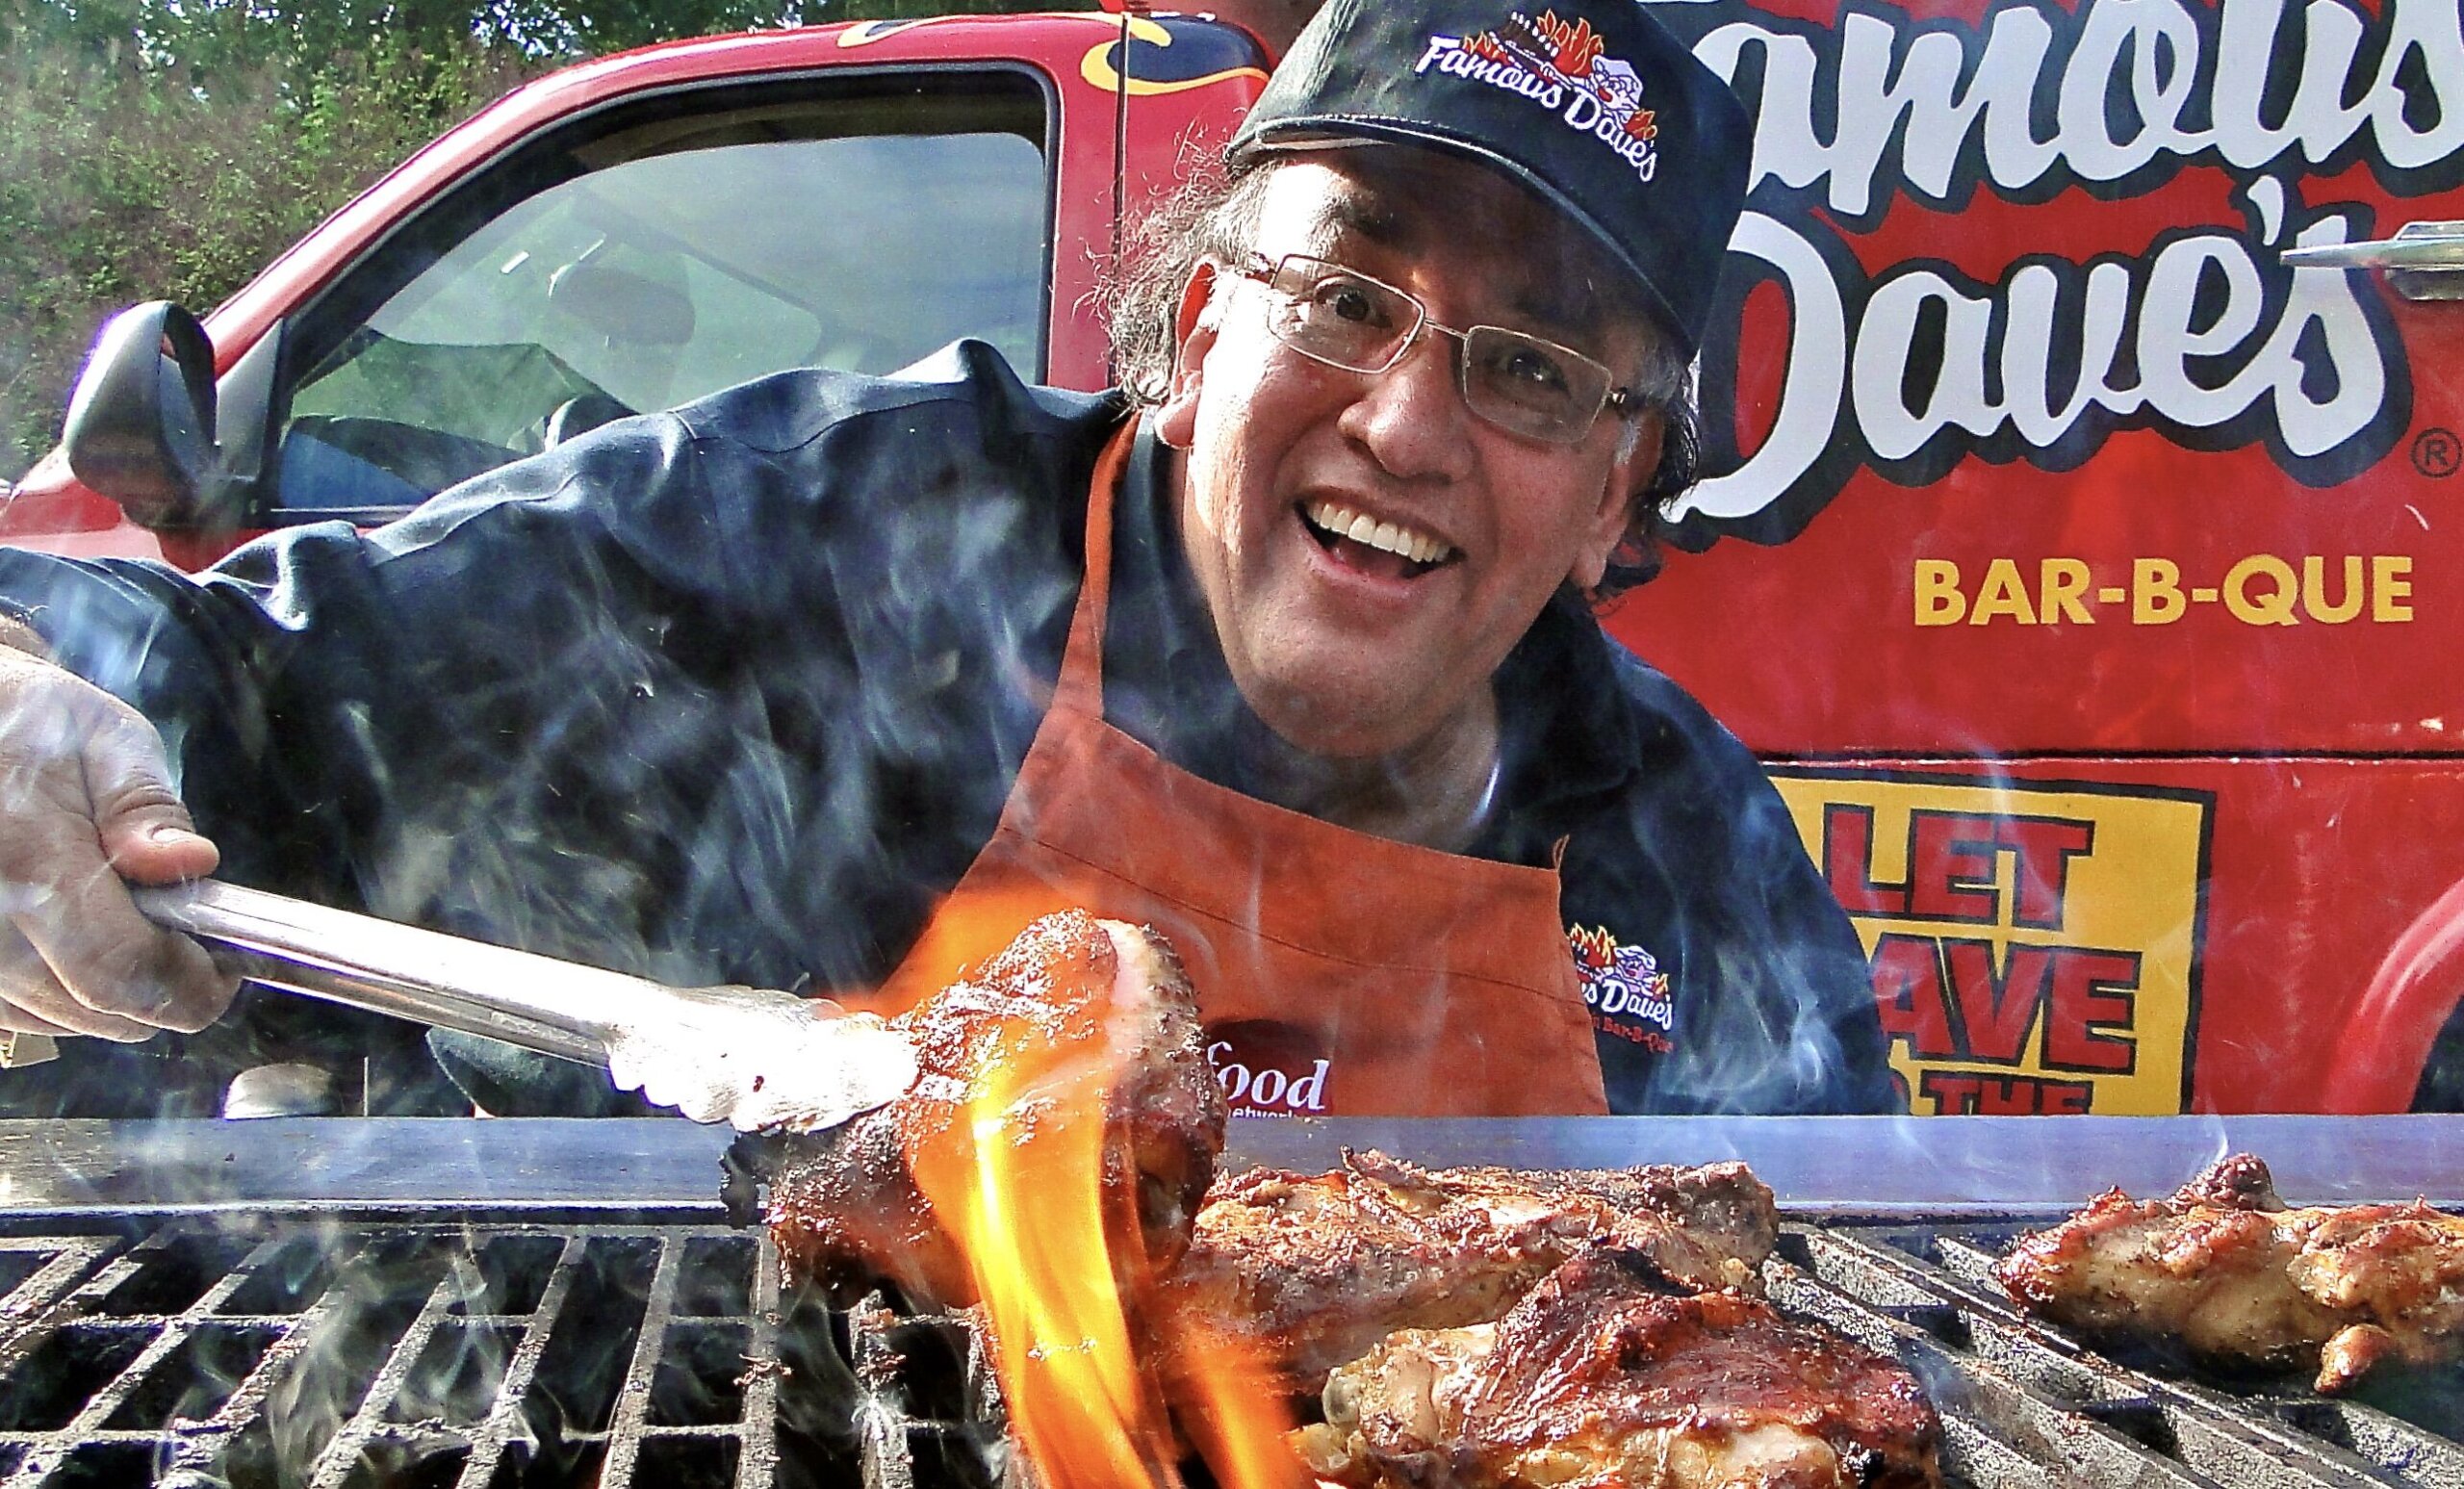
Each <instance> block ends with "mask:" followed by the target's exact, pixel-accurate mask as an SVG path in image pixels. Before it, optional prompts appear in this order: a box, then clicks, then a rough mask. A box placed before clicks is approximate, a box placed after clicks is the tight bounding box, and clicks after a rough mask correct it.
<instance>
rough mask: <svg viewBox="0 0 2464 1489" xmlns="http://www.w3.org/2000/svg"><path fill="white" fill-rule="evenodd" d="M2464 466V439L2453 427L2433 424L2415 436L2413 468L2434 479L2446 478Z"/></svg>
mask: <svg viewBox="0 0 2464 1489" xmlns="http://www.w3.org/2000/svg"><path fill="white" fill-rule="evenodd" d="M2459 468H2464V440H2458V439H2457V438H2456V437H2455V431H2454V430H2452V429H2448V428H2442V427H2440V426H2439V425H2437V424H2432V425H2430V426H2429V427H2428V428H2426V429H2424V430H2423V431H2422V432H2421V433H2419V434H2417V435H2415V436H2413V469H2414V470H2416V471H2419V472H2421V473H2422V474H2423V475H2426V476H2429V477H2430V478H2431V479H2433V480H2445V479H2447V477H2449V476H2451V475H2454V474H2455V473H2456V471H2457V470H2458V469H2459Z"/></svg>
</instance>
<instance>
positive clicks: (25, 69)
mask: <svg viewBox="0 0 2464 1489" xmlns="http://www.w3.org/2000/svg"><path fill="white" fill-rule="evenodd" d="M1063 3H1064V4H1066V0H1063ZM1051 8H1053V7H1052V0H807V3H795V0H0V480H4V479H14V478H16V477H17V476H20V475H23V474H24V473H25V470H26V468H27V467H28V466H29V465H31V464H32V463H33V461H34V460H35V459H36V458H37V457H38V456H39V455H40V454H41V453H42V452H43V451H44V450H46V449H49V448H50V447H51V446H52V444H53V443H54V442H55V441H56V440H57V439H58V437H59V427H60V416H61V413H62V411H63V409H64V406H65V404H66V401H67V396H68V388H69V385H70V383H71V381H72V379H73V378H74V377H75V375H76V372H77V369H78V367H79V365H80V364H81V363H82V362H83V360H84V357H85V352H86V348H87V347H88V346H89V345H90V342H91V340H92V338H93V335H94V332H95V329H96V328H97V327H98V326H99V325H100V324H101V323H102V321H103V320H104V319H105V318H106V317H108V316H109V315H111V314H112V313H113V312H115V311H116V310H118V309H120V308H121V307H123V306H126V305H128V304H130V303H132V302H134V301H137V300H141V299H155V298H168V299H175V300H178V301H180V302H181V303H183V304H186V305H190V306H192V307H195V308H197V309H199V310H203V309H206V308H208V307H211V306H213V305H216V304H218V303H219V302H220V301H222V300H223V299H225V298H227V297H228V296H229V295H231V294H232V293H233V292H234V291H236V290H237V289H239V288H240V286H241V285H243V284H244V283H245V282H246V281H247V279H248V277H249V276H250V275H251V274H253V273H255V272H256V270H258V269H260V268H262V267H263V266H264V265H265V264H266V263H267V262H269V260H270V259H272V258H273V257H274V255H276V254H277V253H279V252H281V251H282V249H283V248H284V247H286V246H288V245H289V244H292V243H293V242H295V241H296V240H297V239H298V238H299V237H300V236H301V235H302V234H304V233H305V232H307V231H308V229H309V228H311V227H313V226H315V225H316V224H317V223H318V222H319V221H320V220H321V219H322V218H325V217H326V216H327V215H328V214H330V213H332V212H334V211H335V210H336V209H338V208H340V207H341V206H342V205H343V204H344V203H345V202H347V201H348V200H349V199H350V198H351V197H352V196H353V195H355V194H357V193H359V192H360V191H362V190H363V189H365V188H366V187H367V186H368V185H369V184H370V183H371V182H372V181H374V180H375V179H376V177H378V176H379V175H381V174H383V173H384V172H385V171H386V170H388V169H390V168H391V167H393V166H394V165H395V164H397V163H398V162H399V161H400V160H401V159H402V158H403V157H404V156H407V155H408V154H410V153H411V152H412V151H413V150H415V149H417V148H418V147H419V146H420V145H421V144H423V143H424V142H425V141H428V140H430V139H433V138H434V137H435V136H436V135H438V134H439V133H441V132H443V131H444V130H446V129H448V128H449V127H451V126H452V125H453V124H455V123H457V122H459V121H460V120H461V119H463V118H465V117H467V116H470V115H471V114H472V113H474V112H475V111H476V110H477V109H479V108H480V107H481V106H483V105H485V104H486V103H488V102H489V101H490V100H492V99H494V98H495V97H497V96H498V95H499V94H500V93H501V92H503V91H504V90H506V89H508V88H511V87H513V86H515V85H516V84H519V83H521V82H522V81H524V80H525V79H526V78H528V77H531V76H535V75H537V74H539V73H542V72H545V71H548V70H550V69H552V68H553V67H556V66H560V65H563V64H566V63H568V62H571V61H574V60H576V59H578V58H581V57H586V56H596V55H600V54H603V53H606V52H610V51H617V50H622V49H624V48H627V47H632V46H640V45H644V44H647V43H650V42H653V41H660V40H668V39H675V38H679V37H686V36H701V35H710V34H716V33H722V32H729V31H742V30H752V29H759V28H765V27H775V26H792V25H798V24H805V23H819V22H824V21H836V20H851V19H873V18H889V17H907V16H913V15H925V14H941V13H950V12H959V11H966V12H979V13H981V12H992V11H1017V10H1029V9H1051ZM1082 8H1091V6H1084V7H1082Z"/></svg>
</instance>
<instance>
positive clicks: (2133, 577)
mask: <svg viewBox="0 0 2464 1489" xmlns="http://www.w3.org/2000/svg"><path fill="white" fill-rule="evenodd" d="M1656 13H1657V14H1658V15H1659V16H1660V17H1661V18H1662V19H1664V20H1665V21H1667V22H1668V23H1670V24H1671V25H1672V26H1673V27H1676V28H1678V29H1679V30H1680V31H1681V34H1682V35H1684V36H1685V37H1687V39H1689V41H1690V42H1691V43H1692V44H1693V46H1694V47H1695V50H1696V52H1697V54H1698V55H1700V56H1701V57H1703V58H1704V59H1705V60H1706V61H1707V62H1708V63H1709V64H1711V65H1712V66H1713V67H1714V68H1716V69H1717V70H1719V71H1721V72H1722V73H1724V74H1726V75H1728V76H1729V77H1731V78H1732V80H1733V81H1734V82H1735V83H1736V85H1737V87H1738V89H1739V90H1740V92H1741V93H1742V94H1743V96H1744V97H1745V98H1746V99H1747V101H1748V104H1749V107H1750V108H1751V109H1752V110H1753V111H1754V112H1755V114H1756V116H1757V137H1756V149H1755V165H1754V183H1755V184H1754V196H1753V199H1752V204H1751V209H1750V211H1749V214H1748V216H1747V218H1746V220H1745V222H1744V224H1743V225H1742V226H1741V228H1740V230H1739V232H1738V235H1737V238H1736V240H1735V242H1734V244H1733V245H1732V246H1733V251H1732V261H1731V262H1732V269H1733V270H1735V273H1734V275H1733V283H1732V289H1731V292H1730V294H1731V300H1730V303H1729V304H1728V305H1727V306H1726V307H1725V308H1724V311H1723V314H1722V316H1721V317H1720V321H1719V323H1720V324H1721V326H1722V327H1723V328H1724V329H1723V330H1722V331H1720V332H1719V333H1717V334H1716V335H1715V337H1714V339H1713V342H1712V344H1711V345H1710V346H1709V347H1707V349H1706V351H1705V354H1704V358H1703V363H1702V374H1703V377H1704V379H1705V382H1706V384H1707V388H1708V390H1709V392H1710V394H1711V402H1712V405H1713V406H1715V407H1716V406H1724V405H1723V400H1724V399H1725V398H1727V397H1728V396H1730V395H1732V396H1733V406H1734V408H1735V417H1734V422H1733V424H1724V425H1723V426H1722V427H1719V428H1716V429H1714V430H1713V431H1712V437H1711V442H1710V443H1711V445H1712V447H1713V449H1714V453H1715V457H1716V458H1715V461H1714V467H1715V469H1716V470H1717V471H1718V472H1719V475H1718V477H1717V478H1716V479H1713V480H1711V481H1709V482H1707V483H1706V484H1705V485H1703V486H1702V487H1700V488H1698V489H1697V490H1696V491H1695V492H1693V493H1691V494H1690V495H1688V496H1687V497H1686V498H1684V499H1683V500H1682V501H1681V502H1680V503H1679V504H1678V505H1677V507H1676V508H1675V509H1674V510H1673V511H1672V512H1671V513H1669V521H1668V526H1667V542H1668V545H1669V547H1670V550H1671V554H1670V558H1669V561H1668V564H1667V568H1666V572H1665V573H1664V575H1663V576H1662V578H1660V579H1658V580H1657V581H1655V583H1653V584H1652V585H1650V586H1648V587H1647V588H1646V589H1644V590H1643V591H1641V592H1640V593H1638V594H1637V595H1636V596H1635V597H1634V598H1633V600H1632V601H1631V602H1630V603H1628V604H1627V605H1626V606H1625V607H1624V609H1623V610H1622V611H1620V612H1619V613H1618V614H1617V615H1616V616H1615V618H1614V619H1613V621H1612V629H1615V630H1616V631H1617V632H1618V633H1619V634H1620V635H1621V637H1623V638H1624V639H1625V640H1626V641H1627V642H1628V643H1629V644H1630V645H1631V646H1632V647H1633V648H1634V649H1635V650H1636V651H1638V652H1639V653H1641V654H1642V655H1644V656H1645V657H1647V658H1649V659H1651V660H1653V661H1655V662H1656V663H1658V664H1659V665H1661V666H1663V667H1665V668H1666V669H1667V670H1668V671H1670V672H1671V673H1672V674H1674V675H1675V676H1676V677H1677V678H1678V679H1679V680H1681V681H1682V682H1684V683H1686V684H1687V685H1689V686H1690V687H1692V688H1694V689H1695V690H1696V691H1698V692H1699V693H1700V694H1701V695H1702V696H1703V697H1704V698H1705V699H1706V700H1707V702H1708V703H1709V704H1710V705H1711V706H1712V707H1713V709H1714V711H1716V712H1717V713H1718V714H1719V715H1720V716H1721V717H1722V718H1723V719H1725V720H1727V721H1729V722H1730V723H1731V724H1732V727H1734V728H1735V729H1736V730H1737V731H1738V732H1739V733H1740V734H1741V735H1742V736H1743V737H1744V738H1745V739H1746V741H1747V742H1748V743H1749V744H1750V745H1752V746H1753V747H1755V748H1756V749H1757V750H1758V751H1759V752H1760V753H1762V754H1763V755H1764V756H1765V757H1769V758H1771V759H1772V760H1773V761H1774V764H1775V769H1776V772H1777V774H1778V776H1779V778H1780V783H1781V785H1782V788H1783V791H1784V794H1785V795H1786V797H1787V798H1788V800H1789V802H1790V804H1791V807H1792V809H1794V812H1795V815H1796V819H1797V824H1798V827H1799V828H1800V830H1801V832H1802V834H1803V835H1804V838H1805V841H1806V844H1807V846H1808V848H1809V850H1810V851H1811V852H1812V853H1813V854H1814V855H1815V858H1816V860H1817V861H1818V862H1820V863H1822V864H1823V865H1824V867H1825V868H1826V870H1827V871H1828V873H1829V874H1830V877H1831V880H1832V883H1833V886H1834V887H1835V889H1836V890H1837V891H1838V892H1839V894H1840V896H1841V898H1842V900H1843V901H1844V902H1845V903H1846V904H1847V905H1848V907H1849V909H1850V911H1852V913H1853V914H1854V915H1855V917H1856V918H1857V920H1858V922H1859V924H1860V926H1861V930H1862V932H1863V935H1864V937H1865V941H1866V945H1867V949H1868V951H1869V953H1870V956H1871V962H1872V970H1873V975H1874V981H1875V988H1876V993H1877V996H1878V997H1879V999H1880V1000H1881V1005H1882V1008H1883V1011H1884V1017H1885V1022H1886V1027H1887V1028H1888V1029H1889V1031H1890V1034H1891V1037H1892V1043H1893V1061H1894V1065H1895V1066H1896V1068H1897V1069H1898V1071H1899V1074H1900V1076H1901V1079H1902V1080H1903V1081H1904V1082H1905V1083H1906V1085H1907V1087H1908V1090H1909V1095H1910V1098H1911V1100H1912V1104H1913V1105H1914V1107H1915V1108H1916V1110H1918V1111H1920V1112H2075V1111H2095V1112H2114V1113H2160V1112H2175V1111H2183V1110H2193V1109H2197V1110H2221V1111H2250V1110H2291V1111H2301V1110H2322V1109H2334V1108H2343V1109H2372V1110H2401V1109H2403V1108H2404V1107H2406V1106H2407V1105H2409V1104H2411V1103H2412V1102H2413V1101H2414V1100H2415V1098H2416V1096H2417V1095H2420V1096H2424V1097H2425V1098H2428V1099H2438V1091H2440V1090H2444V1091H2447V1092H2449V1095H2448V1098H2447V1099H2453V1097H2454V1096H2455V1095H2456V1094H2464V1092H2459V1091H2457V1086H2456V1078H2455V1077H2453V1076H2449V1077H2441V1076H2440V1075H2439V1073H2438V1064H2437V1062H2435V1061H2434V1060H2433V1059H2432V1049H2433V1046H2434V1045H2435V1044H2436V1043H2437V1041H2438V1040H2439V1037H2440V1033H2441V1030H2442V1029H2446V1028H2448V1027H2449V1026H2450V1022H2451V1018H2452V1017H2453V1016H2454V1015H2453V1014H2452V1011H2453V1010H2454V1008H2455V1006H2456V1000H2457V995H2458V993H2459V991H2464V957H2458V956H2454V955H2451V948H2452V947H2453V945H2454V944H2455V943H2456V942H2457V941H2459V940H2464V919H2459V916H2464V891H2459V890H2458V889H2457V888H2456V886H2458V885H2459V884H2464V648H2458V647H2456V646H2455V645H2454V644H2453V641H2452V638H2453V637H2454V636H2455V635H2457V634H2458V628H2459V626H2464V523H2459V520H2458V518H2459V513H2460V512H2464V507H2459V505H2458V501H2459V498H2464V374H2459V367H2464V303H2458V302H2457V301H2456V300H2455V299H2453V298H2451V297H2450V298H2446V299H2440V298H2436V297H2428V298H2416V297H2415V296H2416V295H2426V296H2440V295H2446V296H2454V295H2459V294H2464V276H2459V275H2456V274H2446V275H2439V274H2436V273H2433V272H2429V271H2427V270H2423V271H2419V272H2414V273H2412V274H2410V275H2409V276H2408V277H2406V276H2391V275H2389V274H2387V273H2385V272H2383V271H2377V270H2348V269H2340V268H2333V267H2327V266H2324V265H2319V264H2302V265H2300V266H2299V267H2296V266H2295V265H2294V264H2292V263H2289V262H2288V261H2287V258H2286V254H2287V252H2288V250H2294V249H2297V248H2304V247H2308V248H2334V247H2337V246H2339V245H2347V244H2359V243H2363V242H2366V241H2374V240H2382V239H2388V238H2392V237H2394V236H2395V235H2396V234H2397V233H2398V232H2400V230H2403V229H2404V228H2405V227H2406V226H2407V224H2418V223H2434V222H2440V221H2446V220H2449V219H2454V218H2464V190H2459V188H2464V35H2459V19H2458V13H2457V9H2456V6H2455V4H2454V0H2377V3H2373V4H2367V5H2365V4H2358V3H2350V0H2299V3H2296V0H2078V3H2068V0H2063V3H2056V0H2016V3H2003V4H1986V3H1982V0H1947V3H1942V4H1927V5H1924V6H1912V7H1907V8H1901V7H1896V6H1891V5H1886V4H1876V3H1869V0H1848V3H1840V4H1833V3H1831V0H1714V3H1709V4H1699V5H1697V4H1666V5H1661V6H1659V7H1658V8H1657V10H1656ZM2417 231H2418V230H2417ZM2426 253H2427V250H2423V253H2422V254H2417V255H2416V257H2423V256H2424V255H2425V254H2426ZM2451 1038H2452V1037H2451ZM2442 1078H2444V1079H2446V1080H2447V1081H2448V1082H2449V1084H2448V1085H2447V1086H2446V1087H2444V1088H2440V1087H2438V1085H2437V1083H2438V1081H2439V1080H2440V1079H2442Z"/></svg>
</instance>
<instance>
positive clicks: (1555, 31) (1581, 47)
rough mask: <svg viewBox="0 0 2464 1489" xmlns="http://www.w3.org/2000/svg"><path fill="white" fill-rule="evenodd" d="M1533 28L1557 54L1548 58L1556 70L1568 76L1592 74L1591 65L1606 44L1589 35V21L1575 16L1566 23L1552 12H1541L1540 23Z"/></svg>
mask: <svg viewBox="0 0 2464 1489" xmlns="http://www.w3.org/2000/svg"><path fill="white" fill-rule="evenodd" d="M1534 29H1536V30H1537V31H1538V32H1539V33H1540V35H1541V36H1542V37H1543V38H1544V39H1547V41H1548V42H1549V44H1550V46H1551V47H1553V49H1554V50H1555V53H1556V55H1555V56H1554V57H1553V58H1552V59H1551V61H1552V62H1553V64H1555V65H1556V68H1557V70H1558V71H1559V72H1562V73H1564V74H1565V75H1566V76H1568V77H1570V78H1585V77H1589V76H1591V64H1593V63H1594V62H1596V61H1598V60H1599V57H1600V54H1601V52H1602V51H1603V50H1604V48H1605V47H1606V46H1607V43H1606V42H1605V41H1603V40H1602V39H1600V38H1599V37H1596V36H1594V35H1592V31H1591V22H1590V21H1589V20H1587V19H1579V18H1578V19H1577V20H1576V21H1575V22H1574V24H1572V25H1568V24H1567V23H1566V22H1564V21H1561V20H1559V19H1557V13H1556V12H1554V11H1543V12H1541V13H1540V21H1539V24H1538V25H1537V27H1535V28H1534Z"/></svg>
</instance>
